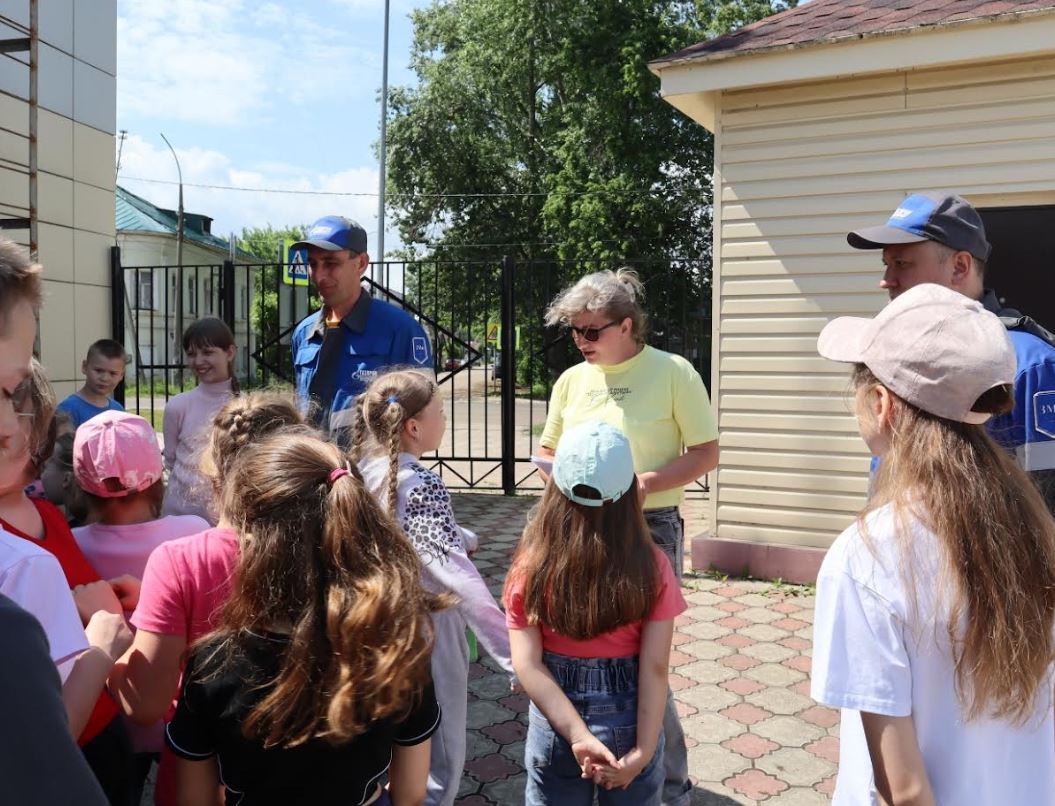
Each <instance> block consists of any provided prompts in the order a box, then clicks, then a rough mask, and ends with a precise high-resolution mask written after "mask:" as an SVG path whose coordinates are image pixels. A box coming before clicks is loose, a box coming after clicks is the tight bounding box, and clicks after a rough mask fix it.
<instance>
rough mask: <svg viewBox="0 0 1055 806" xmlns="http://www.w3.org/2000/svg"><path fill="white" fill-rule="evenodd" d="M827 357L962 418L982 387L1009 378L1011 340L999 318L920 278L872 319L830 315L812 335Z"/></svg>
mask: <svg viewBox="0 0 1055 806" xmlns="http://www.w3.org/2000/svg"><path fill="white" fill-rule="evenodd" d="M817 351H818V352H819V353H820V354H821V355H822V356H824V357H825V358H829V359H831V360H832V361H845V362H847V363H854V364H864V365H865V366H867V367H868V368H869V369H870V370H872V374H874V375H875V376H876V378H878V379H879V381H880V382H881V383H882V384H883V385H884V386H886V387H887V388H888V389H889V390H890V391H891V392H893V393H894V394H896V395H897V396H898V397H900V398H902V399H903V400H906V401H908V402H909V403H912V404H913V405H914V406H916V407H917V408H920V409H923V410H924V411H926V412H930V413H931V414H934V415H937V416H938V417H944V418H945V419H947V420H955V421H957V422H962V423H974V424H978V423H984V422H985V421H986V420H988V419H989V417H990V415H989V414H985V413H981V412H975V411H971V407H972V406H973V405H974V404H975V402H977V400H978V398H979V397H981V396H982V394H983V393H985V392H988V391H989V390H990V389H992V388H993V387H994V386H1001V385H1004V384H1011V383H1013V382H1014V379H1015V368H1016V361H1015V348H1014V347H1013V346H1012V344H1011V340H1010V339H1009V338H1008V336H1007V331H1006V330H1005V329H1004V326H1003V324H1001V322H1000V320H999V319H997V318H996V317H995V316H994V315H993V314H991V313H989V311H987V310H986V309H985V308H983V307H982V305H981V304H980V303H978V302H975V301H974V300H973V299H970V298H968V297H965V296H964V295H963V294H960V293H958V292H956V291H953V290H951V289H949V288H945V287H944V286H940V285H934V284H933V283H924V284H923V285H917V286H914V287H913V288H910V289H909V290H908V291H905V292H904V293H902V294H900V295H898V297H897V298H896V299H894V300H893V301H892V302H891V303H890V304H889V305H887V306H886V307H885V308H883V310H881V311H880V312H879V313H878V314H876V316H875V318H874V319H862V318H859V317H856V316H842V317H840V318H838V319H833V320H832V321H831V322H829V323H828V324H827V325H825V327H824V330H822V331H821V335H820V338H818V339H817Z"/></svg>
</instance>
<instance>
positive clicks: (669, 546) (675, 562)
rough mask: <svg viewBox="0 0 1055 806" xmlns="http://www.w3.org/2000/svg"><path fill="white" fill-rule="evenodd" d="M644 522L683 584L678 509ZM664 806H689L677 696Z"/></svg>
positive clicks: (653, 513)
mask: <svg viewBox="0 0 1055 806" xmlns="http://www.w3.org/2000/svg"><path fill="white" fill-rule="evenodd" d="M645 521H646V522H647V523H648V528H649V531H650V532H652V541H653V542H654V543H655V544H656V545H657V546H658V547H659V548H660V549H661V550H662V551H663V553H664V554H665V555H667V559H668V560H670V564H671V566H672V567H673V568H674V573H675V575H676V576H677V577H678V580H679V581H680V580H681V577H682V571H683V570H684V563H685V521H683V520H682V519H681V513H680V512H678V508H677V507H661V508H659V509H646V510H645ZM663 737H664V739H665V740H666V751H665V753H664V755H663V806H688V803H689V791H690V790H691V789H692V784H691V783H690V782H689V751H688V748H687V747H686V746H685V731H683V730H682V728H681V720H680V719H678V711H677V709H676V708H675V707H674V695H673V694H671V693H670V692H669V691H668V692H667V710H666V711H665V712H664V713H663Z"/></svg>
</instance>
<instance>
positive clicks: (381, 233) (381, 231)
mask: <svg viewBox="0 0 1055 806" xmlns="http://www.w3.org/2000/svg"><path fill="white" fill-rule="evenodd" d="M389 10H390V0H385V45H384V56H383V57H382V60H381V149H380V153H381V165H380V176H379V177H378V190H377V256H376V258H375V260H378V261H382V262H383V261H384V259H385V156H386V153H387V152H386V149H387V147H388V143H387V141H386V138H387V133H388V15H389ZM381 275H382V279H383V276H384V268H383V267H382V270H381Z"/></svg>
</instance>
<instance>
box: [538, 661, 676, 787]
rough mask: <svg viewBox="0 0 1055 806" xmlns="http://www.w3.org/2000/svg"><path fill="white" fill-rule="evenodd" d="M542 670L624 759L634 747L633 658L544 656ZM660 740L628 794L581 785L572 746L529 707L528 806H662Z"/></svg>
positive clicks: (593, 730) (585, 782)
mask: <svg viewBox="0 0 1055 806" xmlns="http://www.w3.org/2000/svg"><path fill="white" fill-rule="evenodd" d="M542 659H543V661H544V662H545V664H546V667H547V668H548V669H549V670H550V673H551V674H552V675H553V677H554V678H555V679H556V681H557V684H558V685H559V686H560V687H561V689H562V690H563V691H564V693H565V694H566V695H567V697H568V699H569V700H571V702H572V705H574V706H575V710H576V711H578V712H579V715H580V716H581V717H582V718H583V721H584V722H585V723H586V726H587V727H588V728H589V729H590V732H591V733H593V735H594V736H596V737H597V738H598V739H600V740H601V741H602V742H604V744H605V745H606V746H607V747H608V749H609V750H611V751H612V753H613V754H614V755H615V757H616V758H622V757H623V756H624V755H626V754H627V753H628V752H629V751H630V750H631V749H632V748H633V747H634V745H635V744H636V743H637V658H636V657H635V658H569V657H567V656H566V655H557V654H554V653H552V652H545V653H543V656H542ZM662 758H663V734H662V733H660V736H659V744H658V745H657V746H656V752H655V754H654V755H653V756H652V759H651V760H650V761H649V762H648V764H647V765H645V768H644V769H643V770H642V771H641V772H640V774H639V775H638V776H637V778H635V779H634V780H633V781H632V782H631V783H630V786H628V787H627V788H626V789H610V790H609V789H604V788H603V787H599V786H596V785H595V784H594V783H593V781H591V780H588V779H583V778H582V777H581V776H582V770H581V769H580V767H579V764H578V762H577V761H576V760H575V756H574V754H573V753H572V751H571V745H570V744H568V742H567V740H565V738H564V737H563V736H561V735H560V734H559V733H557V732H556V731H554V730H553V728H552V727H551V726H550V724H549V721H548V720H547V719H546V717H545V716H543V715H542V712H541V711H539V710H538V708H536V707H535V704H534V703H532V704H531V708H530V711H529V721H528V734H527V742H526V745H525V748H524V766H525V767H527V789H526V790H525V792H524V803H525V804H526V806H544V804H550V805H551V806H590V805H591V804H592V803H593V799H594V795H595V794H596V796H597V802H598V804H599V806H660V803H661V800H660V791H661V789H662V786H663V764H662V762H661V761H660V759H662Z"/></svg>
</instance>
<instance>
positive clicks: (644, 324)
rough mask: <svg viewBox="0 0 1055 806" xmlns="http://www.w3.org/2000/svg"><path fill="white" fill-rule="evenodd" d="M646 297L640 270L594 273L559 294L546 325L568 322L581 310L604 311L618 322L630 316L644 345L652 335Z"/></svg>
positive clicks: (548, 312)
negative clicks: (638, 274)
mask: <svg viewBox="0 0 1055 806" xmlns="http://www.w3.org/2000/svg"><path fill="white" fill-rule="evenodd" d="M644 299H645V286H644V285H643V284H642V282H641V279H640V278H639V277H638V276H637V272H636V271H634V270H632V269H628V268H622V269H619V270H618V271H611V270H610V269H606V270H605V271H598V272H594V273H593V274H587V275H586V276H585V277H583V278H582V279H580V280H579V281H578V282H577V283H575V285H573V286H571V287H570V288H565V289H564V290H563V291H561V292H560V293H559V294H557V296H556V297H555V298H554V300H553V302H551V303H550V305H549V307H548V308H547V309H546V314H545V318H546V324H547V325H549V326H553V325H567V324H568V323H569V322H571V320H572V319H574V318H575V317H576V316H578V315H579V314H581V313H584V312H586V311H600V312H602V313H604V314H606V315H607V316H610V317H611V318H612V319H613V320H614V321H617V322H622V321H623V320H624V319H629V320H630V321H631V323H632V327H631V331H630V333H631V335H632V336H633V337H634V341H636V342H637V343H638V344H644V343H645V337H646V336H647V335H648V316H647V315H646V314H645V311H644V309H643V308H642V307H641V303H642V301H643V300H644Z"/></svg>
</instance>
